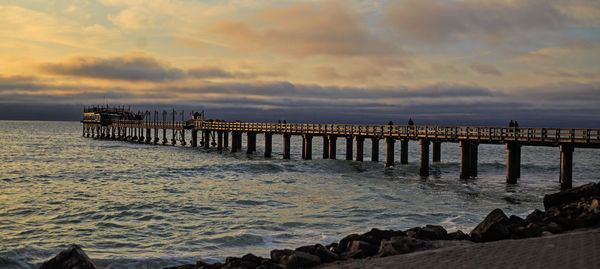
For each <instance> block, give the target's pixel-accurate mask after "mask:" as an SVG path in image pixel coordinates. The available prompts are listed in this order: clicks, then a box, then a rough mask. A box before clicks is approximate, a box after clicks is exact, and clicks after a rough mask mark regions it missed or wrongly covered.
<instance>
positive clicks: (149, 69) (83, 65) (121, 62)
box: [40, 54, 185, 81]
mask: <svg viewBox="0 0 600 269" xmlns="http://www.w3.org/2000/svg"><path fill="white" fill-rule="evenodd" d="M40 69H41V70H43V71H44V72H47V73H50V74H57V75H64V76H76V77H87V78H98V79H108V80H126V81H167V80H174V79H180V78H183V77H184V76H185V73H184V72H183V71H182V70H181V69H178V68H172V67H168V66H167V65H166V64H164V63H161V62H159V61H158V60H157V59H155V58H153V57H150V56H146V55H144V54H140V55H132V56H120V57H109V58H99V57H91V56H78V57H71V58H68V59H66V60H64V61H63V62H59V63H46V64H41V65H40Z"/></svg>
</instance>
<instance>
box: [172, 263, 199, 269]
mask: <svg viewBox="0 0 600 269" xmlns="http://www.w3.org/2000/svg"><path fill="white" fill-rule="evenodd" d="M196 268H202V267H197V266H196V265H195V264H184V265H179V266H173V267H165V268H163V269H196Z"/></svg>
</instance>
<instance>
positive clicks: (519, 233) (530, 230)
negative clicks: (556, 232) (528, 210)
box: [511, 223, 542, 238]
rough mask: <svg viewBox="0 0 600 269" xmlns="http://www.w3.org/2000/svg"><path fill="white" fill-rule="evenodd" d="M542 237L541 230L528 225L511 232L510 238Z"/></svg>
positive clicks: (536, 226) (535, 225)
mask: <svg viewBox="0 0 600 269" xmlns="http://www.w3.org/2000/svg"><path fill="white" fill-rule="evenodd" d="M541 235H542V228H541V227H540V226H539V225H537V224H535V223H529V224H528V225H527V226H525V227H523V226H519V227H517V228H515V229H513V230H511V238H527V237H538V236H541Z"/></svg>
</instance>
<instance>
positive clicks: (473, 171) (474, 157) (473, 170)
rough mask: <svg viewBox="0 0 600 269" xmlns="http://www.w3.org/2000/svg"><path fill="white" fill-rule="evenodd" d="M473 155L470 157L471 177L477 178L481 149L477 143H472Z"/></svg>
mask: <svg viewBox="0 0 600 269" xmlns="http://www.w3.org/2000/svg"><path fill="white" fill-rule="evenodd" d="M470 148H471V154H470V155H469V157H470V161H471V165H470V168H471V173H470V175H471V177H477V164H478V159H479V158H478V155H479V153H478V148H479V144H477V143H475V142H471V146H470ZM520 151H521V148H520V147H519V152H520ZM519 156H521V153H519Z"/></svg>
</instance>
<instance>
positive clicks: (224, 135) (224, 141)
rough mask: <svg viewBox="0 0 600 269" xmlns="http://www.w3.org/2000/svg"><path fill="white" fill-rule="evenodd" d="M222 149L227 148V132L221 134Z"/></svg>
mask: <svg viewBox="0 0 600 269" xmlns="http://www.w3.org/2000/svg"><path fill="white" fill-rule="evenodd" d="M223 147H224V148H228V147H229V132H228V131H225V132H224V133H223Z"/></svg>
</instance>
